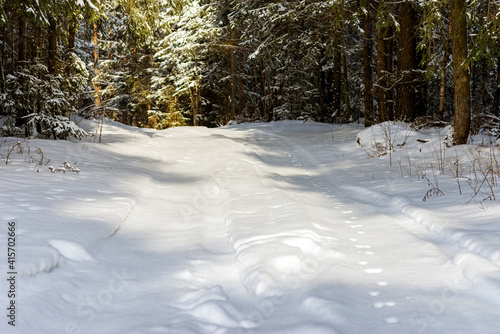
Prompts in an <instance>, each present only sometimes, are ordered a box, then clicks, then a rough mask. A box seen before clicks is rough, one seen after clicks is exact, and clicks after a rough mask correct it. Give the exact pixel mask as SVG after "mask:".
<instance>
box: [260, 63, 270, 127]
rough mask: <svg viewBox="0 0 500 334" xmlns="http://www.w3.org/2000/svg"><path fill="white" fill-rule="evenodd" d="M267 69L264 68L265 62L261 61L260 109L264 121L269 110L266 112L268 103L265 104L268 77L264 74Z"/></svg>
mask: <svg viewBox="0 0 500 334" xmlns="http://www.w3.org/2000/svg"><path fill="white" fill-rule="evenodd" d="M264 71H265V68H264V61H263V60H262V59H261V61H260V68H259V73H260V75H259V77H260V83H259V93H260V99H259V109H260V115H261V117H263V118H264V119H267V117H268V115H267V110H266V102H265V95H266V77H265V74H264Z"/></svg>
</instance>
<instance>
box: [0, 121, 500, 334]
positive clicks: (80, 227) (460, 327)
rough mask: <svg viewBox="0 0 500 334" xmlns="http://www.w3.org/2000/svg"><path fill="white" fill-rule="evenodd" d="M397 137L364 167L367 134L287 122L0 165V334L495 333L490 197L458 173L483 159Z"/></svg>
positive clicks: (108, 141) (85, 143) (431, 140)
mask: <svg viewBox="0 0 500 334" xmlns="http://www.w3.org/2000/svg"><path fill="white" fill-rule="evenodd" d="M81 125H84V127H85V129H86V130H87V133H92V132H93V131H95V130H93V129H94V127H95V123H93V122H91V121H82V123H81ZM386 126H387V125H386ZM402 127H404V126H403V125H398V127H395V128H393V130H394V131H393V132H392V133H393V134H394V133H398V134H397V136H400V134H402V133H403V131H404V138H403V139H404V141H403V142H400V140H399V139H398V142H395V144H396V145H393V146H394V148H395V151H394V152H393V151H391V152H390V154H385V155H381V156H379V154H377V155H376V156H377V157H373V156H374V155H373V154H371V152H369V149H367V145H368V144H367V143H370V142H371V143H374V142H376V140H375V139H374V140H373V141H372V140H370V139H369V135H370V134H373V135H374V136H376V137H378V139H377V140H382V141H384V140H385V141H386V142H387V136H385V139H384V136H383V133H384V131H380V129H377V128H372V129H367V130H364V129H363V128H362V127H360V126H357V125H344V126H338V125H328V124H320V123H314V122H307V123H303V122H299V121H282V122H274V123H265V124H240V125H231V126H228V127H223V128H216V129H208V128H204V127H183V128H173V129H168V130H164V131H154V130H148V129H137V128H131V127H127V126H124V125H120V124H118V123H114V122H107V123H106V124H104V130H103V137H102V139H103V142H102V143H95V142H94V140H90V141H89V139H84V140H82V141H74V142H70V141H44V140H30V141H29V143H28V144H27V145H29V146H30V152H31V153H27V152H26V151H25V152H24V154H23V155H20V154H15V153H12V154H11V156H10V157H11V161H9V164H5V160H2V161H0V163H1V165H0V185H1V192H0V238H1V240H0V247H1V249H3V250H4V251H3V252H2V253H3V254H4V255H3V257H0V263H1V266H0V268H1V271H2V275H4V276H6V275H7V272H8V271H9V270H8V268H7V255H6V251H5V250H6V248H7V223H8V222H9V221H15V223H16V234H17V238H16V246H15V247H16V263H15V266H16V268H15V269H16V271H17V273H18V274H17V285H16V297H15V302H16V326H15V327H13V326H10V325H8V324H7V321H8V320H9V319H8V318H7V317H6V315H7V310H6V308H7V306H8V305H9V302H10V299H8V298H7V291H8V289H9V288H8V286H7V283H8V282H7V281H6V280H5V279H2V282H3V283H1V284H0V305H1V306H2V310H3V313H2V317H1V318H0V319H2V320H1V324H0V328H1V332H2V333H19V334H21V333H23V334H24V333H25V334H32V333H92V334H100V333H102V334H114V333H117V334H118V333H182V334H189V333H292V334H293V333H304V334H306V333H498V332H500V208H499V205H498V204H497V203H496V202H494V201H489V199H487V198H486V197H488V196H487V195H488V194H487V192H486V190H491V191H494V190H497V191H498V190H499V189H498V187H496V186H493V187H492V188H483V189H485V192H486V193H484V192H481V193H480V194H479V195H478V196H476V197H475V198H474V199H472V200H471V198H472V195H473V192H474V188H473V187H471V186H469V183H468V179H469V177H468V176H470V175H471V172H467V171H468V169H467V168H466V166H467V163H468V162H469V163H470V162H471V161H472V160H470V159H472V158H471V157H473V156H474V154H478V155H480V154H484V155H485V156H488V152H490V153H491V152H495V153H496V152H498V148H495V147H491V148H488V147H486V148H483V149H482V151H481V150H480V149H478V146H473V145H465V146H461V147H458V148H454V149H445V148H444V147H443V145H442V144H440V143H441V139H442V135H444V133H440V131H438V130H432V129H431V130H423V131H418V132H415V131H411V130H407V129H403V128H402ZM396 130H397V131H396ZM442 131H443V130H442ZM442 131H441V132H442ZM385 133H387V132H385ZM391 136H392V135H391ZM391 136H389V138H390V137H391ZM394 136H396V134H394ZM359 138H363V139H364V148H360V147H359V145H358V144H357V139H359ZM367 138H368V139H367ZM394 138H396V137H394ZM398 138H399V137H398ZM417 139H418V140H417ZM13 140H14V139H13V138H1V142H2V146H1V147H0V152H1V153H2V156H3V157H4V158H5V156H6V153H7V149H8V147H9V143H11V142H12V141H13ZM403 143H404V144H403ZM397 144H401V145H397ZM385 147H386V148H387V147H390V145H389V146H385ZM36 148H39V149H40V150H41V151H42V152H43V156H44V157H45V158H46V159H50V164H47V165H45V164H42V165H37V161H40V160H41V158H40V155H36V154H35V153H34V152H35V149H36ZM483 151H484V152H483ZM442 152H445V153H442ZM478 152H479V153H478ZM481 152H483V153H481ZM30 156H32V158H29V157H30ZM439 157H441V160H443V161H444V162H447V163H446V166H447V167H446V169H447V170H446V172H445V173H444V175H441V173H440V171H439V164H438V163H437V162H439V161H440V158H439ZM467 159H469V160H467ZM430 161H434V163H433V164H431V163H430ZM436 161H437V162H436ZM453 161H454V163H453ZM65 162H66V163H65ZM391 163H392V166H391ZM49 165H52V166H55V167H57V165H60V166H64V165H68V166H69V165H70V166H72V168H75V170H76V168H78V170H79V172H78V173H76V172H72V171H71V170H70V169H67V168H66V171H65V172H56V173H53V172H51V170H49V169H48V166H49ZM449 166H455V167H456V166H458V167H459V168H457V170H458V169H460V170H461V173H460V175H461V176H460V177H459V178H453V177H451V176H450V174H451V171H452V169H453V168H452V167H449ZM64 169H65V168H61V170H64ZM448 169H450V171H448ZM467 173H469V174H467ZM429 181H430V182H429ZM437 182H438V184H435V183H437ZM430 184H433V185H435V186H436V188H438V189H439V190H440V191H441V192H442V193H443V194H439V195H440V196H438V195H434V196H431V197H428V198H426V200H425V201H423V198H424V196H425V195H426V194H427V193H428V191H429V190H430V188H431V185H430ZM459 184H460V189H459ZM460 190H461V192H462V194H460ZM490 198H491V194H490ZM484 199H486V201H483V200H484ZM469 200H471V201H470V202H469ZM467 202H469V204H467V205H466V203H467Z"/></svg>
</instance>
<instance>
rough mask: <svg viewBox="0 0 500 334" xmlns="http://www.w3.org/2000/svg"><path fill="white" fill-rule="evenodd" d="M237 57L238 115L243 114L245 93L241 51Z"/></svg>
mask: <svg viewBox="0 0 500 334" xmlns="http://www.w3.org/2000/svg"><path fill="white" fill-rule="evenodd" d="M238 59H239V67H238V69H239V78H238V113H239V114H240V115H243V111H244V109H245V94H244V90H243V75H244V71H243V66H244V65H243V64H244V59H243V52H241V51H240V53H239V55H238Z"/></svg>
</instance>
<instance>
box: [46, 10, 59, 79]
mask: <svg viewBox="0 0 500 334" xmlns="http://www.w3.org/2000/svg"><path fill="white" fill-rule="evenodd" d="M48 51H49V52H48V54H49V60H48V70H49V73H50V74H55V72H56V65H57V22H56V20H55V18H53V17H51V18H50V19H49V50H48Z"/></svg>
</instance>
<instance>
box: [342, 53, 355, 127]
mask: <svg viewBox="0 0 500 334" xmlns="http://www.w3.org/2000/svg"><path fill="white" fill-rule="evenodd" d="M341 60H342V81H343V83H344V85H343V86H344V87H343V88H344V105H345V114H346V121H347V122H350V121H351V116H352V115H351V102H350V101H349V82H348V81H347V61H346V59H345V49H344V48H342V53H341Z"/></svg>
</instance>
